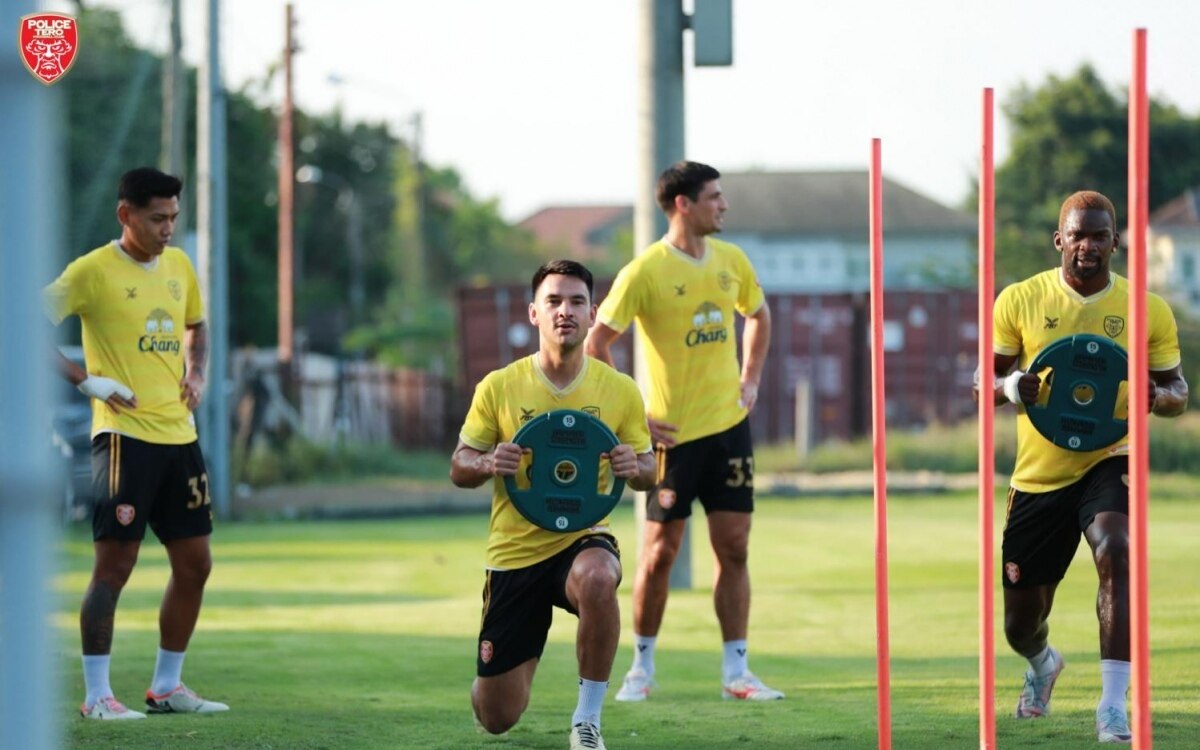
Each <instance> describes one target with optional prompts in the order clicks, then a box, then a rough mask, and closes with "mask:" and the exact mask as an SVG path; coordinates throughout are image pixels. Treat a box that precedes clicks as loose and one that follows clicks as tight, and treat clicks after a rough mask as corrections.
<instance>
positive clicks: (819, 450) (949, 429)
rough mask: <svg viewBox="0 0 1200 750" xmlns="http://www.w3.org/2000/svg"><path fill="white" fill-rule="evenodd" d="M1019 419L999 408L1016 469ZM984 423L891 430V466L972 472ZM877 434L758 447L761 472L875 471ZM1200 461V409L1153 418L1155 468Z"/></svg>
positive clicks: (1003, 441) (1178, 468) (1001, 464)
mask: <svg viewBox="0 0 1200 750" xmlns="http://www.w3.org/2000/svg"><path fill="white" fill-rule="evenodd" d="M1016 433H1017V430H1016V420H1015V419H1014V418H1013V414H1012V411H1011V409H1006V408H1001V409H998V410H997V412H996V432H995V445H996V471H997V472H999V473H1001V474H1009V473H1011V472H1012V468H1013V465H1014V463H1015V462H1016ZM978 437H979V428H978V425H977V423H976V422H975V421H974V420H970V421H966V422H962V423H960V424H958V425H954V426H945V425H934V426H932V427H929V428H927V429H924V430H920V431H914V432H908V431H900V430H891V431H889V432H888V436H887V452H888V453H887V455H888V459H887V466H888V468H889V469H892V470H897V471H941V472H946V473H969V472H974V471H976V470H977V468H978V458H977V453H978V446H979V440H978ZM871 455H872V453H871V438H870V437H864V438H861V439H859V440H854V441H850V442H845V441H830V442H828V443H823V444H821V445H819V446H817V447H816V448H815V449H813V451H812V452H811V453H809V455H808V456H806V457H804V458H800V457H798V456H797V455H796V451H795V449H794V448H793V447H792V446H791V445H786V444H781V445H773V446H762V447H759V448H756V449H755V460H754V464H755V466H756V468H757V470H758V471H759V472H781V471H810V472H815V473H826V472H835V471H870V470H871ZM1196 466H1200V413H1196V412H1189V413H1188V414H1184V415H1183V416H1181V417H1177V418H1173V419H1165V418H1162V417H1151V419H1150V469H1151V470H1152V471H1156V472H1189V471H1194V467H1196Z"/></svg>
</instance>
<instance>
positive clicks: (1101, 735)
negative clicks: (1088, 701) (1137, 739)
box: [1096, 706, 1133, 745]
mask: <svg viewBox="0 0 1200 750" xmlns="http://www.w3.org/2000/svg"><path fill="white" fill-rule="evenodd" d="M1096 739H1097V740H1098V741H1100V742H1116V743H1119V744H1122V745H1127V744H1129V743H1131V742H1133V732H1131V731H1129V719H1128V718H1127V717H1126V716H1125V712H1124V711H1122V710H1121V709H1119V708H1114V707H1112V706H1109V707H1108V708H1106V709H1104V712H1103V713H1101V714H1099V715H1097V716H1096Z"/></svg>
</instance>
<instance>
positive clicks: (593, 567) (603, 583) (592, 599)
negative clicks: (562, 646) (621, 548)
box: [567, 547, 621, 682]
mask: <svg viewBox="0 0 1200 750" xmlns="http://www.w3.org/2000/svg"><path fill="white" fill-rule="evenodd" d="M620 582H621V563H620V561H619V560H617V558H616V557H614V556H613V554H612V553H611V552H609V551H608V550H606V549H602V548H600V547H592V548H590V549H585V550H584V551H582V552H580V553H579V555H578V556H577V557H576V558H575V562H574V563H573V564H572V565H571V572H570V574H569V575H568V576H567V601H568V602H570V604H571V606H572V607H574V608H575V610H576V611H577V612H579V630H578V632H577V634H576V637H575V653H576V655H577V656H578V658H579V676H580V677H582V678H583V679H585V680H594V681H596V682H605V681H607V680H608V677H609V674H610V673H611V672H612V663H613V657H615V656H616V653H617V642H618V641H619V640H620V638H621V610H620V607H619V606H618V605H617V584H619V583H620Z"/></svg>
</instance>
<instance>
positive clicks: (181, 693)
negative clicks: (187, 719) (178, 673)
mask: <svg viewBox="0 0 1200 750" xmlns="http://www.w3.org/2000/svg"><path fill="white" fill-rule="evenodd" d="M146 706H147V709H146V710H147V711H148V712H149V713H152V714H215V713H218V712H220V711H228V710H229V706H226V705H225V704H224V703H217V702H216V701H206V700H204V699H203V698H201V697H200V696H198V695H196V694H195V693H193V692H192V691H191V690H189V689H188V686H187V685H184V684H183V683H182V682H181V683H179V687H177V688H175V689H174V690H172V691H171V692H169V693H163V694H162V695H155V694H154V693H152V692H150V691H149V690H147V691H146Z"/></svg>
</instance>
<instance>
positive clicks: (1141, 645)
mask: <svg viewBox="0 0 1200 750" xmlns="http://www.w3.org/2000/svg"><path fill="white" fill-rule="evenodd" d="M1149 177H1150V104H1149V100H1148V98H1147V95H1146V30H1145V29H1136V30H1135V31H1134V32H1133V78H1131V79H1130V81H1129V315H1128V318H1129V606H1130V612H1129V636H1130V657H1131V660H1132V662H1133V664H1132V672H1133V674H1132V677H1133V680H1132V683H1133V685H1132V687H1133V722H1132V727H1131V728H1132V730H1133V747H1134V749H1135V750H1150V748H1151V747H1153V746H1154V740H1153V738H1152V736H1151V729H1150V617H1149V609H1150V606H1149V602H1150V580H1149V573H1148V570H1149V569H1148V561H1147V554H1146V552H1147V533H1146V521H1147V508H1148V505H1149V497H1148V495H1149V493H1148V491H1147V490H1148V483H1149V479H1150V442H1149V440H1148V439H1147V434H1146V432H1147V427H1148V424H1147V423H1148V422H1149V413H1148V412H1149V410H1150V394H1149V392H1148V389H1149V377H1150V367H1149V361H1148V354H1147V351H1146V347H1147V342H1148V341H1149V337H1148V335H1147V334H1148V332H1147V327H1146V227H1147V224H1148V214H1149V204H1150V187H1149V186H1150V182H1149Z"/></svg>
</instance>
